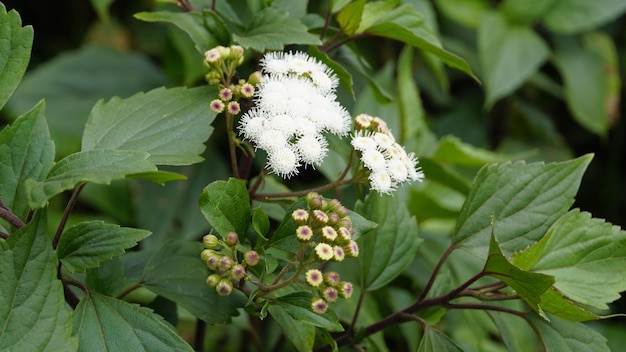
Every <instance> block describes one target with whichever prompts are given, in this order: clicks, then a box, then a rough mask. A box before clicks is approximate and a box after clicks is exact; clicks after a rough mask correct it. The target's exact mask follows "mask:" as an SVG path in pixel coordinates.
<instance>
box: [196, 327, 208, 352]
mask: <svg viewBox="0 0 626 352" xmlns="http://www.w3.org/2000/svg"><path fill="white" fill-rule="evenodd" d="M205 336H206V322H205V321H204V320H202V319H197V320H196V332H195V334H194V337H193V349H194V350H195V351H204V337H205Z"/></svg>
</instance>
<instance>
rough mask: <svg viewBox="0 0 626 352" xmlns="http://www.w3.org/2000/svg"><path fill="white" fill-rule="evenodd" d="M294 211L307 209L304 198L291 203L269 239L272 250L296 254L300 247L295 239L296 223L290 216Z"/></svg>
mask: <svg viewBox="0 0 626 352" xmlns="http://www.w3.org/2000/svg"><path fill="white" fill-rule="evenodd" d="M296 209H308V208H307V204H306V201H305V199H304V198H300V199H298V200H297V201H295V202H293V204H291V205H290V206H289V208H288V209H287V211H286V212H285V216H284V217H283V220H282V221H281V222H280V224H279V225H278V228H277V229H276V231H274V234H273V235H272V237H270V242H269V243H270V245H271V247H272V248H277V249H281V250H284V251H287V252H290V253H296V252H297V251H298V248H299V247H300V245H299V242H298V239H297V238H296V228H297V227H298V226H296V223H295V222H294V221H293V217H292V216H291V214H292V213H293V211H294V210H296Z"/></svg>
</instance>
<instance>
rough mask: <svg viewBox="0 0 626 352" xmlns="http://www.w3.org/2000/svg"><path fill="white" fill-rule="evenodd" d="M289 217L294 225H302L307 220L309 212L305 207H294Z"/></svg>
mask: <svg viewBox="0 0 626 352" xmlns="http://www.w3.org/2000/svg"><path fill="white" fill-rule="evenodd" d="M291 218H292V219H293V221H294V222H295V223H296V225H304V224H306V222H307V221H308V220H309V212H308V211H306V210H305V209H296V210H294V211H293V213H291Z"/></svg>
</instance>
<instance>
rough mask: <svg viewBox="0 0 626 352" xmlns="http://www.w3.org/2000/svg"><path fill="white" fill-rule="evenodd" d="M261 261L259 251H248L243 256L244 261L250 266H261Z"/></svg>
mask: <svg viewBox="0 0 626 352" xmlns="http://www.w3.org/2000/svg"><path fill="white" fill-rule="evenodd" d="M260 259H261V258H260V257H259V253H257V251H247V252H246V253H245V254H244V255H243V261H244V262H245V263H246V264H248V265H249V266H255V265H257V264H259V260H260Z"/></svg>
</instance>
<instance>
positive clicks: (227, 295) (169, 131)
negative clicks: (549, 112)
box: [0, 0, 626, 351]
mask: <svg viewBox="0 0 626 352" xmlns="http://www.w3.org/2000/svg"><path fill="white" fill-rule="evenodd" d="M105 2H106V1H105ZM207 3H209V4H207ZM437 3H438V6H439V7H441V9H439V7H437V8H435V7H433V6H431V5H430V2H426V1H396V0H386V1H369V2H368V1H364V0H356V1H340V0H336V1H329V2H320V3H314V2H307V1H301V0H294V1H278V0H275V1H263V2H258V1H246V2H241V1H232V2H227V1H210V2H202V1H188V0H180V1H175V4H176V5H177V7H175V6H173V5H172V4H170V5H172V7H167V6H168V5H163V4H158V5H156V4H155V5H154V6H155V7H157V8H155V9H152V10H153V11H149V12H148V11H147V12H140V13H137V14H135V17H136V18H137V19H139V20H143V21H147V22H164V23H168V24H173V25H174V26H171V27H167V28H169V29H167V32H163V33H167V36H166V35H165V34H163V33H162V34H163V37H160V38H161V39H163V40H164V41H167V42H168V43H170V44H171V45H168V46H165V47H166V49H163V50H171V52H170V51H168V52H164V53H161V54H162V59H163V60H162V62H161V63H162V64H163V66H164V67H163V70H158V69H156V68H154V67H155V66H154V63H153V62H151V61H150V60H148V57H147V56H146V55H145V53H143V54H140V55H139V54H137V55H139V58H138V56H137V55H136V54H134V53H130V52H128V51H110V50H106V49H102V48H98V47H95V46H86V47H84V48H82V49H80V50H79V51H78V52H76V53H73V54H72V55H68V56H65V57H59V58H58V59H54V60H53V62H52V64H50V66H46V65H42V66H40V67H38V68H37V69H36V70H34V71H31V72H28V73H26V77H25V78H24V80H23V81H22V76H23V75H24V73H25V72H26V69H27V67H28V65H29V59H30V56H31V52H30V50H31V48H32V43H33V29H32V27H30V26H23V25H22V22H21V19H20V17H19V15H18V14H17V12H16V11H8V12H7V11H6V9H5V7H4V5H1V4H0V33H2V36H0V37H2V40H1V41H0V43H5V44H6V43H8V45H4V44H3V45H0V68H1V67H7V69H3V70H0V88H1V89H0V108H2V113H3V116H4V114H6V116H7V117H10V118H11V119H13V118H14V121H12V122H10V123H9V124H7V125H6V126H5V127H3V129H2V130H1V131H0V180H1V182H0V236H1V237H2V238H1V239H0V279H1V280H0V307H2V308H0V321H1V322H4V323H3V329H0V350H20V351H21V350H38V351H39V350H41V351H44V350H45V351H48V350H49V351H56V350H62V351H74V350H115V351H117V350H123V351H128V350H150V351H172V350H174V351H191V350H194V349H195V350H206V351H209V350H216V349H220V350H222V349H231V350H249V349H254V350H260V351H282V350H289V351H290V350H298V351H310V350H333V351H336V350H339V349H342V350H343V349H346V348H352V349H355V350H364V349H368V350H381V351H385V350H417V351H482V350H490V351H492V350H493V351H507V350H508V351H517V350H528V349H530V350H535V349H543V350H546V351H561V350H572V351H589V350H591V351H605V350H607V349H608V347H607V346H608V345H607V341H606V339H605V338H604V337H603V335H601V334H600V333H599V332H598V330H597V329H600V328H598V327H602V328H606V326H609V325H600V324H601V323H598V325H586V324H585V322H590V321H595V322H598V321H602V320H603V319H604V318H609V317H613V316H616V315H620V313H619V312H620V311H622V309H619V308H618V309H614V310H613V311H612V310H611V309H610V306H609V304H612V303H613V302H615V301H616V300H617V299H618V298H619V296H620V293H621V292H623V291H624V290H626V270H624V265H623V264H624V262H625V261H626V232H625V231H624V230H622V229H621V228H620V227H618V226H614V225H611V224H610V223H609V222H607V221H605V220H603V219H599V218H594V217H592V216H591V214H589V213H587V212H584V211H580V210H579V209H570V208H571V207H572V204H574V197H575V196H576V194H577V192H578V188H579V186H580V184H581V180H582V177H583V174H584V173H585V170H586V169H587V167H588V166H589V164H590V163H591V160H592V157H593V156H592V155H591V154H586V155H581V156H579V157H577V158H571V157H570V156H569V154H566V153H564V154H563V155H560V157H554V158H553V159H558V160H559V161H554V162H548V163H544V162H543V161H541V162H531V161H530V160H529V161H525V160H524V159H532V158H533V157H532V156H530V154H527V153H522V154H520V153H519V151H515V152H514V151H513V149H510V150H508V152H506V151H503V150H487V149H483V148H479V147H477V146H473V145H470V144H468V143H466V142H463V141H461V139H460V138H458V137H456V136H452V134H455V135H457V136H463V137H464V138H467V139H469V140H472V133H473V132H472V131H476V127H475V125H478V122H477V120H472V121H471V123H469V124H468V123H467V121H468V120H470V119H472V118H474V117H475V116H479V117H484V115H485V114H486V111H492V112H493V111H496V112H500V111H509V112H511V114H513V115H514V117H517V115H515V112H516V111H518V110H523V111H525V114H527V115H528V116H526V115H524V116H526V117H528V120H529V121H530V120H532V119H531V117H529V116H532V117H533V118H534V119H535V120H541V118H539V117H537V116H538V115H539V116H543V115H542V114H540V113H538V112H537V107H535V106H534V105H532V106H529V105H528V103H527V100H532V99H538V98H537V96H538V94H536V92H535V93H527V92H526V91H525V90H524V89H519V90H516V89H517V88H520V87H522V85H523V84H529V85H532V84H536V85H539V86H540V87H541V88H542V89H545V90H549V91H551V92H552V93H553V94H552V95H550V97H549V98H547V97H545V96H541V99H538V100H541V101H544V100H543V99H556V101H557V102H559V104H554V101H552V100H550V104H549V105H555V106H556V105H558V106H561V107H565V106H567V107H568V108H569V109H571V111H572V118H573V119H574V120H576V121H577V122H578V123H580V125H581V126H583V127H584V128H586V129H587V130H588V131H590V133H597V134H603V133H606V132H607V131H608V129H609V128H610V125H608V124H606V123H605V122H602V121H605V120H609V119H608V116H604V115H602V114H605V113H606V114H609V113H610V111H609V112H607V111H608V110H610V109H609V108H610V107H613V106H614V105H611V104H616V102H615V100H616V99H618V98H616V94H617V93H616V90H617V91H619V77H616V75H612V74H610V72H609V71H610V70H607V71H606V72H609V73H608V74H607V75H606V77H605V75H603V74H601V75H599V79H596V78H598V77H595V76H594V72H595V73H597V72H596V71H598V72H604V71H602V70H603V69H605V68H607V67H608V68H611V67H612V68H616V67H615V66H616V64H615V62H616V61H617V59H616V57H615V55H616V54H615V51H614V50H611V48H613V47H612V46H611V45H612V43H613V42H612V41H611V39H610V37H609V36H608V35H603V34H600V33H601V32H595V34H594V35H591V34H587V32H586V31H588V30H589V29H590V28H594V27H597V26H599V25H600V24H603V23H606V22H607V21H609V20H610V18H609V17H607V15H606V13H607V12H606V11H607V9H606V8H605V7H610V6H613V7H614V8H613V12H614V13H620V12H623V11H626V6H624V5H607V4H604V5H603V4H601V5H586V6H587V7H586V10H588V13H586V15H588V16H589V18H590V20H589V22H588V23H586V24H582V22H584V21H573V20H571V18H570V20H568V21H565V22H567V23H565V22H563V21H562V20H561V19H562V18H563V16H565V17H567V16H572V15H571V14H572V13H575V12H576V9H577V7H576V6H575V5H571V4H569V5H568V3H567V2H563V1H562V2H559V4H558V5H556V3H555V4H554V6H552V7H549V6H548V7H542V6H538V8H539V7H541V10H537V9H534V8H533V9H530V8H528V7H527V6H522V5H519V4H518V3H519V2H518V1H508V0H507V1H503V2H502V5H501V6H500V5H499V6H498V7H495V5H494V7H493V8H491V9H489V10H487V8H486V7H488V5H484V6H485V9H482V7H481V8H480V11H479V10H476V11H478V12H480V16H481V17H480V21H478V19H476V18H473V17H471V16H469V15H467V14H466V13H465V12H464V11H458V10H455V9H458V8H459V6H461V5H462V4H461V3H462V1H453V0H451V2H450V4H454V6H453V5H445V4H444V2H441V4H439V2H437ZM616 4H617V3H616ZM102 5H103V4H102V2H100V3H99V4H98V5H96V4H95V2H94V6H95V7H96V8H97V10H98V11H99V12H100V13H101V15H102V16H103V20H104V19H105V18H106V16H104V15H103V14H105V13H104V12H103V11H104V10H103V9H102ZM161 6H163V7H161ZM463 6H467V5H466V4H465V5H463ZM472 6H474V5H472ZM476 6H478V5H476ZM480 6H482V5H480ZM603 6H605V7H603ZM436 9H437V11H439V12H440V14H441V15H442V16H444V17H445V18H446V19H447V21H453V22H454V23H455V26H458V25H459V24H460V25H464V26H470V27H471V26H474V27H472V28H474V29H476V31H477V33H476V36H475V37H477V41H478V44H477V47H478V49H477V50H478V54H479V55H471V54H470V53H467V56H468V58H472V57H474V56H476V57H478V58H479V59H478V61H479V63H475V62H473V60H468V61H470V62H471V64H470V63H468V61H465V60H464V59H463V58H461V57H460V56H457V55H456V54H453V53H452V52H450V51H448V50H447V49H444V45H442V42H441V41H440V37H443V36H441V35H440V34H439V32H438V25H437V17H436V16H434V13H435V10H436ZM544 10H545V12H546V13H543V12H541V11H544ZM455 11H456V12H455ZM476 11H469V12H471V13H476ZM456 22H458V23H456ZM578 22H581V24H578ZM443 23H445V22H443ZM443 23H442V24H443ZM485 23H486V24H485ZM537 23H539V24H541V25H540V26H539V27H537V26H536V24H537ZM149 26H157V24H149ZM455 26H452V27H453V28H456V27H455ZM544 27H545V28H547V29H548V33H543V32H542V36H539V35H538V33H537V28H541V29H542V30H543V29H544ZM155 28H156V27H155ZM457 30H458V29H457ZM552 31H553V32H554V33H559V35H553V34H552ZM122 32H123V33H127V32H126V31H122ZM155 32H156V31H155ZM583 32H584V34H579V33H583ZM453 33H454V34H455V36H454V37H455V38H465V37H467V36H466V35H465V34H463V33H458V32H454V30H453ZM153 35H155V36H156V35H158V34H154V33H153ZM576 35H580V36H581V37H580V38H578V37H576V38H575V36H576ZM94 37H97V36H95V35H94ZM546 38H547V39H550V42H551V44H552V43H554V48H553V49H552V48H549V47H548V46H547V44H546V43H544V41H546V40H545V39H546ZM573 39H580V40H573ZM459 40H461V39H459ZM139 42H140V41H138V43H139ZM141 43H142V44H145V45H148V44H146V43H145V42H141ZM445 43H446V44H450V47H453V48H456V49H458V50H459V51H460V52H466V51H467V50H469V49H467V50H461V49H462V47H463V46H462V45H460V44H458V43H457V44H456V46H455V44H454V42H448V41H446V42H445ZM465 44H467V43H465ZM472 45H474V43H472ZM140 47H142V46H140V45H137V48H140ZM446 47H447V45H446ZM502 47H506V48H508V49H507V50H510V52H515V53H523V55H522V54H520V55H516V57H515V58H512V57H511V55H510V52H509V51H507V50H503V49H501V48H502ZM529 48H530V49H529ZM526 49H528V50H526ZM531 49H532V50H531ZM143 50H148V49H146V48H145V47H144V48H143ZM552 51H553V52H552ZM152 54H153V55H156V54H157V53H155V52H152ZM548 54H551V55H552V56H553V58H554V59H553V60H552V61H551V62H549V63H548V62H547V61H546V58H547V57H548ZM517 56H519V58H518V57H517ZM173 57H174V58H177V60H178V61H176V65H173V66H174V67H172V66H171V65H172V64H171V62H170V61H169V60H171V58H173ZM57 60H58V61H57ZM65 60H67V61H65ZM577 60H580V61H577ZM77 63H80V65H79V64H77ZM87 64H89V65H87ZM544 64H545V65H548V66H549V67H548V69H545V68H544V67H543V66H542V65H544ZM84 65H87V67H88V69H85V68H83V66H84ZM90 65H91V66H90ZM477 65H478V66H477ZM550 65H551V66H550ZM552 66H554V67H552ZM583 66H584V67H589V71H590V72H586V71H585V72H579V71H580V70H579V69H578V68H580V67H583ZM103 67H106V68H107V69H106V70H104V69H103ZM111 67H114V68H116V69H115V70H114V69H111ZM447 68H450V69H452V70H450V71H447ZM477 68H478V69H477ZM39 70H40V71H39ZM82 70H84V71H82ZM616 70H617V69H616ZM105 71H106V72H105ZM118 71H119V72H118ZM41 72H43V74H41ZM59 72H61V73H59ZM163 72H167V73H168V74H169V75H170V76H166V75H165V74H163ZM555 72H558V73H559V74H560V75H562V77H563V79H562V82H563V83H562V85H563V87H560V86H559V84H560V81H559V83H556V81H552V80H551V79H550V77H549V76H550V75H554V74H555ZM572 72H574V73H575V74H573V73H572ZM611 72H612V71H611ZM505 73H506V74H505ZM533 73H535V74H536V75H534V76H533ZM112 76H114V77H115V79H114V80H115V81H116V82H119V84H117V85H116V89H117V90H116V92H119V95H121V96H124V98H121V97H109V96H107V94H108V93H107V92H100V91H99V92H100V93H98V94H99V95H98V96H97V98H98V99H100V98H101V97H102V96H107V98H106V99H100V100H97V99H94V101H93V104H95V105H93V106H92V103H91V102H90V104H89V106H88V109H87V110H86V111H82V112H81V113H83V115H82V116H83V117H85V119H83V120H81V121H80V123H74V122H76V121H74V120H71V114H70V113H69V112H68V111H67V110H62V109H69V108H76V106H79V105H80V104H73V103H68V101H66V100H65V99H69V97H70V96H71V93H72V92H73V91H80V92H81V93H80V94H79V98H80V99H77V101H82V100H84V99H85V97H84V96H83V95H84V94H86V93H85V92H84V91H82V90H81V89H86V88H85V87H86V86H88V85H89V84H91V85H92V86H97V87H100V86H102V85H105V82H109V81H111V77H112ZM531 76H532V77H531ZM579 76H584V77H585V78H588V80H587V81H585V84H583V85H579V84H576V83H578V81H577V80H578V79H579V78H580V77H579ZM50 77H52V78H50ZM72 77H74V78H75V77H78V78H75V79H76V80H77V81H76V82H80V83H81V84H80V87H81V89H78V88H77V87H73V86H72V87H70V88H72V89H69V88H67V85H68V84H67V83H66V80H68V81H72ZM87 77H88V78H89V79H90V80H87V79H86V78H87ZM137 77H140V78H143V79H141V80H138V79H137ZM459 77H462V78H459ZM533 77H534V78H533ZM607 77H608V81H610V82H609V83H610V84H609V83H607V79H606V78H607ZM171 80H174V81H175V84H172V83H173V82H172V81H171ZM456 80H459V82H462V83H458V82H457V81H456ZM20 82H22V83H21V85H20V87H19V88H18V85H19V84H20ZM59 82H62V84H61V83H59ZM94 82H96V83H95V84H94ZM133 82H134V83H137V85H136V86H134V85H132V84H131V83H133ZM477 82H479V83H482V84H484V87H485V89H484V94H485V95H484V101H485V104H484V106H480V107H478V108H476V107H475V106H474V105H476V104H475V100H476V99H475V98H476V97H475V96H474V95H472V94H475V93H464V94H469V96H465V98H464V99H461V100H459V101H461V103H457V100H454V99H460V98H459V97H458V96H457V94H458V93H457V92H456V89H457V87H460V86H462V87H466V86H468V85H471V86H470V87H472V89H461V88H458V89H460V90H462V91H464V92H467V91H469V90H471V91H472V92H475V91H476V90H477V88H476V87H478V86H477V85H476V83H477ZM87 83H89V84H87ZM587 84H589V85H591V86H592V87H594V90H593V94H582V95H578V96H575V95H576V94H575V93H576V92H577V89H578V88H580V87H581V86H585V87H586V86H587ZM48 85H50V86H51V87H52V88H50V89H49V91H51V92H57V91H60V92H62V93H63V94H62V95H63V99H64V100H63V101H62V103H61V104H59V105H55V98H54V96H46V101H45V102H43V101H39V98H40V96H41V95H38V94H43V93H41V90H37V89H39V88H40V87H47V86H48ZM452 86H454V88H455V89H452ZM555 86H556V87H557V88H558V89H557V88H555ZM155 87H158V88H155ZM166 87H167V88H166ZM524 87H526V86H524ZM422 88H423V91H420V89H422ZM124 89H128V90H124ZM137 91H146V92H145V93H137ZM480 91H481V92H482V89H480ZM35 93H37V94H35ZM133 94H134V95H133ZM539 95H541V94H539ZM587 95H589V96H592V98H597V100H598V101H600V103H601V104H596V103H597V101H596V100H593V99H592V100H591V101H590V100H587V99H588V96H587ZM617 95H619V94H617ZM33 96H37V100H36V101H31V100H29V99H30V98H32V97H33ZM574 96H575V97H574ZM480 97H482V96H480ZM503 97H507V99H502V98H503ZM423 98H424V99H423ZM37 101H39V102H38V103H37ZM532 101H535V100H532ZM496 103H497V104H496ZM46 104H48V107H49V108H48V111H47V112H46ZM494 104H495V105H494ZM440 105H441V106H446V109H450V111H453V112H455V113H454V114H452V115H454V116H447V117H446V116H440V117H439V118H433V116H428V114H431V113H432V114H435V113H436V111H437V110H438V109H442V107H441V106H440ZM479 105H480V104H479ZM24 106H25V107H26V108H25V109H24V111H22V110H21V109H22V107H24ZM33 106H34V107H33ZM589 106H593V107H595V108H597V109H595V110H593V109H591V108H589ZM503 107H508V109H503ZM56 109H61V110H56ZM590 110H593V111H595V112H598V111H602V113H598V116H604V118H603V119H601V120H602V121H600V122H599V121H596V120H595V119H593V118H591V117H590V115H593V116H596V114H595V113H593V114H590V113H589V111H590ZM59 111H63V113H59ZM427 112H428V114H427ZM14 115H15V116H14ZM18 115H19V116H18ZM68 121H71V122H72V123H68ZM449 121H452V122H449ZM533 121H534V120H533ZM541 121H543V124H541V123H537V124H531V123H530V122H528V123H529V124H530V127H528V126H527V127H528V128H527V129H528V130H533V131H535V132H536V133H538V134H541V135H543V134H547V135H549V137H550V138H549V139H551V140H559V139H558V138H556V137H554V136H556V132H554V131H552V132H553V133H554V134H550V133H551V131H550V129H549V128H544V127H545V126H546V122H545V121H544V120H541ZM48 122H50V124H48ZM515 122H519V121H517V120H516V121H515ZM70 125H71V127H70ZM77 125H79V126H80V129H79V131H78V132H76V131H74V129H75V128H74V126H77ZM468 125H471V127H468ZM498 126H499V125H498ZM538 126H541V128H539V127H538ZM496 127H497V126H496ZM496 127H494V131H495V130H496V129H495V128H496ZM531 127H532V128H531ZM485 130H486V128H485ZM524 130H526V129H524ZM537 130H541V133H539V132H537ZM434 131H437V132H438V134H436V133H435V132H434ZM481 131H482V130H481ZM453 132H454V133H453ZM483 132H484V134H481V136H482V137H484V139H485V140H487V132H486V131H482V132H481V133H483ZM542 133H543V134H542ZM529 140H532V138H529ZM477 144H480V143H477ZM481 145H482V146H483V147H486V146H487V143H486V142H485V143H482V144H481ZM550 146H552V144H550ZM540 147H546V146H545V145H542V144H540ZM563 150H564V149H563ZM544 157H545V155H541V156H540V157H539V159H542V158H544ZM535 159H538V158H536V157H535ZM545 159H548V157H545ZM65 191H71V194H68V195H67V196H68V197H64V195H65ZM250 346H252V347H250Z"/></svg>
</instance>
